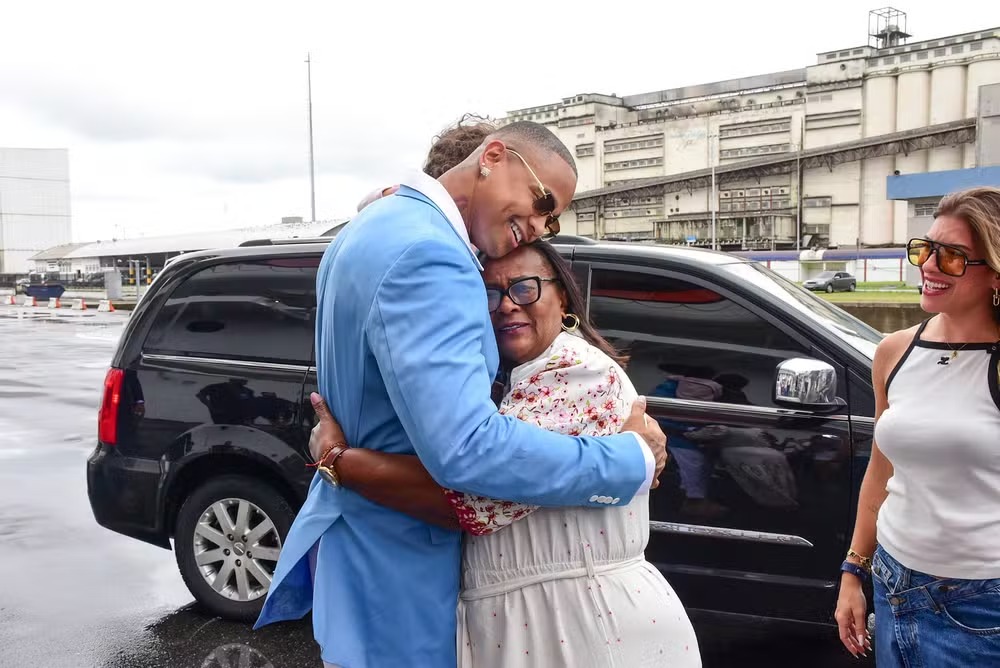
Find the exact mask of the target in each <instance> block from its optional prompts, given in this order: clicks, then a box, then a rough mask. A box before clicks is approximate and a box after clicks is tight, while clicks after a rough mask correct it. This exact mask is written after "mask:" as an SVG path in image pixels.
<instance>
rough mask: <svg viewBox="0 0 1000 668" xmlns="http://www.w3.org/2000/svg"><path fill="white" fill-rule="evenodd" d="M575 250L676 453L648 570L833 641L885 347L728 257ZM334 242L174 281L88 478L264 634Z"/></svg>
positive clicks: (305, 477)
mask: <svg viewBox="0 0 1000 668" xmlns="http://www.w3.org/2000/svg"><path fill="white" fill-rule="evenodd" d="M566 241H568V242H569V243H564V244H558V245H557V247H558V248H559V249H560V252H561V253H563V255H564V257H566V258H567V260H569V261H570V263H571V265H572V270H573V272H574V273H575V275H576V277H577V279H578V280H579V282H580V285H581V287H582V289H583V292H584V295H585V297H586V303H587V304H588V308H589V315H590V316H591V317H592V318H593V320H594V321H595V323H596V325H597V327H598V329H599V330H600V331H601V333H602V334H603V335H604V336H606V337H607V338H608V339H609V340H610V341H611V343H612V344H613V345H615V346H617V347H618V348H619V349H620V350H622V351H623V352H625V353H626V354H628V355H629V364H628V367H627V371H628V374H629V376H630V377H631V380H632V382H633V383H634V384H635V387H636V389H637V390H638V391H639V393H640V394H643V395H645V396H646V397H648V411H649V414H650V415H651V416H652V417H654V418H656V419H657V420H658V421H659V423H660V424H661V425H662V427H663V430H664V431H665V432H666V433H667V434H668V436H669V438H670V449H671V457H670V460H669V465H668V470H667V471H666V472H665V474H664V476H663V478H662V479H661V481H662V484H661V486H660V488H659V489H657V490H656V492H655V493H654V494H653V495H652V497H651V514H650V516H651V526H650V528H651V538H650V542H649V547H648V550H647V558H648V559H649V561H650V562H651V563H653V564H655V565H656V566H657V567H658V568H659V569H660V570H661V571H662V572H663V573H664V574H665V575H666V576H667V577H668V578H669V580H670V582H671V584H672V585H673V586H674V588H675V589H676V590H677V592H678V594H679V595H680V596H681V597H682V598H683V600H684V602H685V604H686V605H687V606H688V607H689V608H691V609H694V610H705V611H710V612H713V613H730V614H739V615H751V616H757V617H768V618H781V619H786V620H798V621H803V622H812V623H816V622H819V623H827V624H829V623H832V621H833V620H832V611H833V609H834V606H835V603H836V594H837V582H838V580H839V567H840V563H841V561H842V560H843V557H844V554H846V552H847V549H848V547H849V546H848V540H849V538H850V534H851V528H852V527H853V524H854V514H855V505H856V501H857V491H858V486H859V485H860V481H861V477H862V475H863V473H864V469H865V466H866V465H867V461H868V458H869V455H870V452H871V444H872V429H873V425H874V415H875V399H874V393H873V391H872V385H871V381H870V378H871V362H872V356H873V354H874V351H875V346H876V345H877V343H878V342H879V341H880V340H881V335H880V334H879V333H878V332H876V331H875V330H873V329H872V328H871V327H869V326H868V325H866V324H864V323H862V322H861V321H859V320H857V319H856V318H854V317H852V316H851V315H849V314H847V313H845V312H844V311H842V310H840V309H838V308H837V307H835V306H833V305H831V304H829V303H827V302H826V301H824V300H822V299H819V298H817V297H815V296H813V295H811V294H809V293H808V292H806V291H804V290H802V289H801V288H800V287H798V286H796V285H795V284H793V283H791V282H790V281H788V280H787V279H785V278H783V277H781V276H779V275H778V274H776V273H774V272H772V271H770V270H768V269H767V268H766V267H764V266H763V265H761V264H758V263H755V262H751V261H748V260H745V259H743V258H739V257H736V256H733V255H728V254H725V253H717V252H712V251H708V250H699V249H693V248H678V247H667V246H656V245H644V244H613V243H593V242H586V241H585V240H579V239H577V240H572V239H569V240H566ZM327 243H328V240H327V241H325V242H319V241H316V240H312V241H308V240H294V241H284V242H281V241H274V242H271V241H269V240H265V241H257V242H253V243H252V244H250V243H248V244H245V245H244V246H243V247H240V248H235V249H227V250H219V251H204V252H198V253H193V254H189V255H185V256H181V257H179V258H177V259H175V260H173V261H172V262H171V263H170V264H169V265H168V266H167V267H166V268H165V269H164V270H163V273H162V275H161V276H160V277H159V279H158V280H157V281H156V282H155V283H154V284H153V285H152V286H151V287H150V288H149V291H148V293H147V294H146V296H145V298H144V299H143V301H142V302H140V304H139V305H138V307H137V308H136V310H135V311H134V313H133V314H132V317H131V318H130V319H129V322H128V324H127V325H126V328H125V331H124V332H123V334H122V336H121V339H120V342H119V345H118V348H117V350H116V352H115V354H114V355H113V358H112V361H111V368H110V369H109V370H108V373H107V378H106V382H105V387H104V395H103V401H102V403H101V408H100V414H99V420H98V434H97V445H96V447H95V448H94V451H93V453H92V454H91V455H90V457H89V459H88V462H87V483H88V493H89V497H90V503H91V507H92V509H93V512H94V516H95V517H96V519H97V521H98V522H99V523H100V524H102V525H103V526H105V527H107V528H109V529H111V530H114V531H117V532H119V533H123V534H125V535H128V536H132V537H135V538H138V539H140V540H144V541H147V542H150V543H153V544H154V545H158V546H160V547H164V548H167V549H171V548H172V549H173V550H174V552H175V554H176V559H177V564H178V567H179V569H180V572H181V574H182V575H183V578H184V581H185V582H186V583H187V586H188V587H189V588H190V590H191V592H192V594H193V595H194V597H195V598H196V599H198V601H200V602H201V604H202V605H204V607H206V608H207V609H208V610H210V611H211V612H212V613H214V614H218V615H221V616H224V617H228V618H234V619H243V620H252V619H255V618H256V616H257V614H258V612H259V610H260V607H261V605H262V603H263V600H264V596H265V594H266V592H267V589H268V586H269V584H270V581H271V577H272V575H273V572H274V568H275V563H276V561H277V558H278V554H279V551H280V549H281V546H282V543H283V541H284V540H285V536H286V534H287V532H288V529H289V527H290V525H291V523H292V520H293V518H294V516H295V513H296V511H297V510H298V508H299V507H300V506H301V504H302V503H303V501H304V499H305V496H306V493H307V489H308V485H309V482H310V479H311V473H312V470H311V469H307V468H306V466H305V464H306V463H307V461H308V458H309V453H308V439H309V432H310V430H311V429H312V427H313V425H314V424H315V415H314V413H313V410H312V407H311V405H310V402H309V394H310V392H312V391H314V390H315V389H316V387H317V381H316V368H315V359H314V352H313V341H314V329H315V325H316V317H315V316H316V292H315V289H316V288H315V284H316V271H317V268H318V266H319V263H320V259H321V257H322V254H323V252H324V250H325V249H326V247H327ZM390 558H391V557H390ZM375 586H377V583H375Z"/></svg>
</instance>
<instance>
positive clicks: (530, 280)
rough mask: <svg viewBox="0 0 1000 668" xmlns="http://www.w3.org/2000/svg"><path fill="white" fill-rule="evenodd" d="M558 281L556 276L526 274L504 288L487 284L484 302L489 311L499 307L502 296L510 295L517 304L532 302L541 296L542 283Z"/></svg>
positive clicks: (491, 311)
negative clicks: (545, 276)
mask: <svg viewBox="0 0 1000 668" xmlns="http://www.w3.org/2000/svg"><path fill="white" fill-rule="evenodd" d="M558 282H559V279H558V278H541V277H540V276H526V277H525V278H519V279H517V280H516V281H514V282H513V283H511V284H510V285H508V286H507V289H506V290H504V289H502V288H498V287H496V286H492V285H487V286H486V303H487V304H488V305H489V307H490V313H493V312H495V311H496V310H497V309H498V308H500V302H502V301H503V298H504V297H510V300H511V301H512V302H514V303H515V304H517V305H518V306H527V305H528V304H534V303H535V302H537V301H538V300H539V299H541V298H542V283H558Z"/></svg>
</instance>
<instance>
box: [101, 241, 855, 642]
mask: <svg viewBox="0 0 1000 668" xmlns="http://www.w3.org/2000/svg"><path fill="white" fill-rule="evenodd" d="M323 250H325V244H316V245H301V246H273V247H272V246H263V247H252V248H239V249H228V250H224V251H215V252H202V253H196V254H191V255H188V256H184V257H182V258H180V259H178V260H176V261H174V262H173V263H171V264H170V265H169V266H168V267H167V268H166V269H165V270H164V272H163V273H162V274H161V276H159V277H158V280H157V281H156V282H155V283H154V285H153V286H152V288H151V290H150V291H149V293H148V294H147V295H146V296H145V298H144V299H143V300H142V302H141V303H140V304H139V306H138V307H137V309H136V311H135V312H134V313H133V315H132V318H131V319H130V321H129V323H128V325H127V327H126V329H125V332H124V333H123V336H122V338H121V343H120V345H119V348H118V350H117V351H116V353H115V355H114V358H113V361H112V364H113V366H115V367H118V368H122V369H125V370H126V391H125V398H124V400H123V402H122V406H121V408H120V414H119V425H120V430H121V433H122V436H121V437H120V442H119V444H118V445H116V446H108V445H105V444H98V446H97V448H96V449H95V451H94V453H93V455H92V456H91V458H90V460H89V463H88V487H89V494H90V499H91V505H92V507H93V510H94V514H95V517H96V518H97V520H98V522H100V523H101V524H102V525H104V526H106V527H108V528H109V529H112V530H114V531H118V532H120V533H123V534H126V535H129V536H133V537H135V538H138V539H141V540H145V541H148V542H151V543H153V544H156V545H159V546H161V547H165V548H168V549H169V547H170V542H169V539H170V537H171V535H172V531H173V524H172V523H173V519H174V518H175V516H176V511H177V508H178V506H179V504H180V503H182V502H183V498H184V495H185V494H186V493H187V492H189V491H190V490H191V489H192V487H193V485H196V484H197V483H198V481H200V480H203V479H204V476H206V475H212V474H213V472H215V473H222V472H232V471H233V470H238V471H242V472H248V473H250V474H252V475H258V476H261V477H264V478H266V479H267V480H269V481H271V482H272V484H274V485H276V486H277V487H278V488H279V489H281V490H282V492H283V493H284V494H285V495H286V496H287V498H288V501H289V502H290V503H291V504H292V506H293V507H295V508H298V507H300V506H301V503H302V502H303V500H304V498H305V494H306V491H307V488H308V484H309V481H310V479H311V475H310V474H311V471H309V470H308V469H306V468H305V467H304V464H305V462H306V457H307V456H308V452H307V444H308V433H309V430H310V429H311V427H312V425H313V424H314V415H313V411H312V407H311V405H310V402H309V398H308V397H309V392H310V391H313V390H315V389H316V382H315V370H314V369H312V368H311V367H305V366H304V367H298V366H294V365H289V368H287V369H280V370H278V371H275V370H274V369H273V368H268V369H267V370H266V371H263V372H262V370H261V369H259V368H255V367H254V366H253V365H249V366H248V365H245V364H240V363H238V362H235V361H231V360H230V361H225V360H217V361H212V362H211V363H206V362H205V361H203V360H202V361H199V360H184V359H176V358H169V359H161V358H157V357H155V356H152V357H151V356H149V355H144V354H143V351H142V345H143V341H144V340H145V339H146V334H147V333H148V330H149V327H150V324H151V323H152V321H153V319H154V316H155V314H156V313H157V312H158V311H159V310H160V309H161V308H162V307H163V305H164V303H165V302H166V300H167V299H168V298H169V295H170V294H171V292H173V290H174V289H176V288H177V287H178V286H179V285H180V284H182V283H183V281H184V280H185V279H186V278H187V277H188V276H190V275H192V274H193V273H194V272H196V271H199V270H201V269H204V268H205V267H206V266H210V265H212V264H218V263H224V262H229V261H232V260H233V259H257V258H271V257H276V256H279V257H282V258H294V257H316V258H318V257H319V256H320V255H321V254H322V252H323ZM561 251H562V252H563V254H564V255H565V256H566V257H567V258H568V259H571V260H572V261H573V271H574V274H575V275H576V276H577V278H578V279H580V280H581V283H582V285H583V286H584V287H585V288H587V290H585V293H586V294H587V295H588V303H590V301H589V294H590V292H589V285H590V272H591V270H592V269H593V268H594V267H598V268H600V267H619V268H623V269H628V270H643V271H648V272H653V273H661V274H663V273H665V274H671V275H678V276H683V277H684V278H685V280H688V281H691V282H694V283H696V284H702V285H704V286H707V287H711V289H713V290H715V291H717V292H719V293H720V294H722V295H724V296H725V297H727V298H728V299H730V300H733V301H734V302H736V303H738V304H740V305H741V306H743V307H744V308H746V309H750V310H752V311H753V312H754V313H755V314H757V315H758V316H759V317H760V318H762V319H763V320H765V321H767V322H769V323H772V324H773V325H774V326H775V327H776V328H778V329H780V330H781V331H783V332H784V333H786V334H787V335H788V336H789V337H792V338H794V339H795V340H796V341H798V342H799V343H800V345H801V346H802V347H803V348H804V349H806V350H808V351H809V352H810V353H811V356H813V357H815V358H817V359H821V360H824V361H827V362H829V363H831V364H832V365H833V366H834V367H835V369H836V370H837V373H838V379H839V387H838V395H839V396H841V397H843V398H844V399H846V401H847V404H848V408H847V409H845V410H844V411H842V412H841V413H838V414H835V415H829V414H827V415H818V414H809V413H806V412H802V411H795V410H778V409H775V410H761V409H755V408H742V409H741V408H740V407H736V406H730V405H709V406H706V405H698V404H697V403H696V402H695V403H692V402H684V401H680V400H670V399H661V398H656V397H654V398H651V400H650V401H649V409H648V410H649V412H650V414H651V415H652V416H653V417H655V418H657V419H659V420H662V421H664V422H667V423H676V422H678V421H680V422H684V423H687V424H689V425H693V426H695V427H705V426H712V425H720V423H721V424H724V425H725V426H727V427H729V428H732V429H736V430H739V429H753V430H756V433H760V434H765V435H767V437H768V438H773V439H774V440H775V442H778V441H781V440H782V439H784V441H786V442H787V441H788V440H792V441H795V439H796V437H798V438H799V440H809V439H819V442H820V443H821V445H822V448H823V452H822V453H819V454H823V456H824V457H827V453H828V452H830V451H832V452H836V453H839V455H838V456H841V457H843V456H844V455H845V453H846V460H843V461H838V462H836V465H829V466H825V468H824V465H826V464H827V463H828V462H827V460H826V459H817V456H815V455H811V454H809V453H807V454H806V455H804V456H802V457H799V458H798V459H796V460H795V461H794V465H793V467H792V468H793V470H794V471H795V474H796V475H797V476H798V478H797V482H798V484H799V488H800V489H802V490H804V493H805V494H806V495H807V503H806V504H805V505H806V506H807V507H806V509H805V511H803V512H801V513H792V514H788V513H786V514H784V515H782V516H780V517H779V516H778V514H777V513H773V514H771V515H770V516H769V515H768V513H767V512H766V510H764V511H762V510H761V509H760V508H753V507H751V506H752V504H746V498H745V495H743V497H742V498H741V496H740V490H739V489H736V488H735V487H736V486H735V485H733V483H732V481H731V480H730V481H726V480H724V479H720V480H714V481H713V485H714V487H713V493H717V494H718V495H719V497H720V498H721V499H724V500H726V499H727V498H729V499H731V500H732V501H734V502H735V503H736V504H740V503H742V504H743V507H742V508H741V509H740V513H739V514H738V515H737V517H738V521H735V522H733V521H731V522H729V523H728V525H727V523H716V524H715V525H713V524H711V523H705V522H704V521H703V522H701V523H698V524H696V523H695V522H692V521H691V518H690V517H685V516H684V514H683V512H681V511H679V510H678V503H677V495H676V486H675V485H672V484H671V483H672V482H675V480H673V479H671V477H670V476H671V475H672V473H671V471H669V470H668V472H667V475H666V476H665V478H664V482H665V484H664V485H663V486H661V488H660V490H658V491H657V492H655V493H654V494H653V496H652V506H651V518H652V521H653V522H654V526H655V527H656V529H657V530H654V531H653V533H652V536H651V540H650V543H649V547H648V549H647V557H648V558H649V560H650V561H651V562H652V563H654V564H656V565H657V566H658V567H659V568H660V569H661V570H662V571H663V572H664V574H665V575H666V576H667V577H668V578H669V580H670V582H671V583H672V585H673V586H674V587H675V589H676V590H677V591H678V593H679V595H680V596H681V598H682V599H683V600H684V601H685V604H686V605H687V606H689V607H691V608H695V609H702V610H710V611H716V612H722V613H735V614H746V615H754V616H762V617H771V618H780V619H791V620H796V621H804V622H819V623H829V622H830V621H831V612H832V610H833V606H834V602H835V596H836V587H835V582H836V579H837V575H838V566H839V563H840V560H841V559H842V558H843V554H844V553H845V551H846V549H847V541H848V538H849V531H850V528H851V526H852V525H853V517H854V514H855V511H856V500H857V493H858V488H859V486H860V481H861V478H862V476H863V474H864V469H865V466H866V464H867V460H868V456H869V455H870V451H871V442H872V431H873V420H872V416H873V415H874V398H873V392H872V388H871V382H870V380H869V374H870V360H868V359H867V358H866V357H865V356H863V355H861V354H860V353H859V352H858V351H857V350H854V349H853V348H851V347H850V346H848V345H846V344H845V343H844V342H843V341H842V340H840V339H839V338H837V337H836V336H834V335H833V334H831V333H830V332H828V331H825V330H824V329H823V328H821V327H817V326H816V325H815V324H814V323H811V322H809V321H808V320H807V319H805V318H803V317H800V316H799V315H798V314H796V313H795V312H793V311H791V310H790V309H788V308H787V307H785V306H784V305H783V303H782V302H781V300H779V299H776V298H775V297H774V296H773V295H771V294H767V293H766V292H761V291H756V290H750V289H747V286H746V285H745V284H743V283H741V282H740V281H739V280H738V279H736V278H734V277H733V276H732V275H730V274H728V273H727V272H725V271H722V270H721V269H720V265H721V263H723V262H724V261H732V262H735V261H738V260H736V259H735V258H729V259H728V260H723V259H722V258H721V257H715V256H716V255H718V254H714V253H711V252H710V251H702V252H700V253H703V254H697V255H695V254H690V253H688V254H683V255H664V254H663V253H661V252H658V251H657V250H656V249H650V248H647V247H643V246H638V245H628V244H600V245H594V244H578V245H567V246H562V247H561ZM710 256H712V257H710ZM726 257H728V256H726ZM231 379H242V381H241V382H242V383H244V384H245V385H246V386H247V387H248V388H249V389H251V390H253V389H254V387H255V385H257V384H260V383H261V382H268V383H269V385H268V388H269V390H268V391H269V392H270V393H271V394H273V395H274V399H276V400H279V401H281V402H283V405H284V406H287V407H288V408H289V410H290V411H291V414H290V417H289V419H288V421H287V424H283V425H281V427H280V428H277V429H271V430H270V431H268V430H266V429H261V428H259V427H255V426H252V425H248V424H228V423H225V424H218V423H216V422H215V421H212V422H204V421H202V422H198V421H195V420H190V419H182V418H180V417H177V416H169V415H167V416H165V417H162V418H159V419H157V418H156V417H154V416H151V415H150V405H151V400H152V401H154V402H156V403H159V401H160V400H161V399H162V401H164V402H165V404H164V405H168V404H171V403H172V402H173V401H175V400H176V397H177V396H179V395H180V394H181V393H183V394H184V395H185V398H186V400H188V401H190V397H191V396H193V395H197V394H198V393H200V392H204V391H205V389H206V388H210V387H212V386H216V391H221V390H219V388H218V386H219V385H220V384H221V385H223V386H225V384H226V383H227V382H230V380H231ZM130 386H134V387H136V388H138V393H139V394H138V396H141V397H143V401H145V414H144V415H142V416H141V417H136V413H134V411H133V407H132V404H130V401H132V399H134V397H133V396H132V394H130V392H132V390H130V389H129V387H130ZM637 389H639V391H640V392H642V391H643V388H641V387H639V388H637ZM226 391H228V390H226ZM233 391H234V392H235V393H236V396H237V399H238V397H239V396H240V394H239V392H240V391H241V390H239V389H235V390H233ZM171 397H173V398H172V399H171ZM132 403H133V404H134V401H133V402H132ZM236 403H237V404H239V403H240V400H239V399H238V400H237V401H236ZM219 417H220V418H222V417H225V416H219ZM224 421H225V420H224ZM229 421H231V422H239V420H238V419H237V420H228V421H226V422H229ZM667 431H668V432H669V430H667ZM807 450H808V448H807ZM818 464H821V465H818ZM795 467H798V468H795ZM191 472H195V473H193V474H191ZM673 475H674V476H675V477H676V471H673ZM715 477H716V478H718V476H717V475H716V476H715ZM803 483H805V484H804V485H803ZM671 490H673V491H671ZM740 522H744V523H745V524H746V526H741V525H740ZM663 525H673V529H672V531H671V532H663V531H662V530H660V529H662V526H663ZM684 527H696V528H697V531H698V532H699V533H696V534H691V533H685V531H687V529H685V528H684ZM720 528H721V529H723V530H725V529H730V530H731V529H746V530H747V531H748V532H750V533H751V534H753V533H754V532H758V533H759V532H764V533H773V534H777V535H779V536H798V537H800V538H803V539H805V540H807V541H808V542H809V543H810V544H811V545H812V547H805V546H800V545H790V544H787V543H784V544H783V543H782V542H780V541H778V542H761V541H759V540H756V539H754V540H748V539H746V538H733V537H732V535H731V532H729V534H727V535H726V536H725V537H722V538H720V537H718V536H716V535H713V532H714V531H715V529H720ZM724 533H725V532H724Z"/></svg>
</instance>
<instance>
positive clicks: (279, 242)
mask: <svg viewBox="0 0 1000 668" xmlns="http://www.w3.org/2000/svg"><path fill="white" fill-rule="evenodd" d="M331 241H333V237H298V238H294V239H250V240H249V241H244V242H243V243H241V244H240V245H239V247H240V248H249V247H251V246H292V245H295V244H328V243H330V242H331Z"/></svg>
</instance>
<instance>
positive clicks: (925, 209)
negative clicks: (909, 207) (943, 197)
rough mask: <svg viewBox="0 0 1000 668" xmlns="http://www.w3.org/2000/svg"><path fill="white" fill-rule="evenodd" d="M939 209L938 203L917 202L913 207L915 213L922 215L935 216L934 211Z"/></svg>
mask: <svg viewBox="0 0 1000 668" xmlns="http://www.w3.org/2000/svg"><path fill="white" fill-rule="evenodd" d="M936 209H937V204H917V205H915V206H914V207H913V215H915V216H918V217H922V216H927V217H930V216H933V215H934V211H935V210H936Z"/></svg>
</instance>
